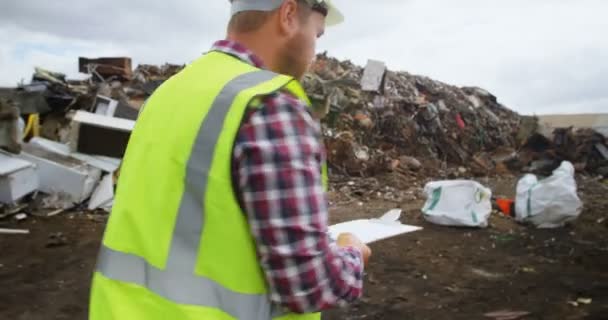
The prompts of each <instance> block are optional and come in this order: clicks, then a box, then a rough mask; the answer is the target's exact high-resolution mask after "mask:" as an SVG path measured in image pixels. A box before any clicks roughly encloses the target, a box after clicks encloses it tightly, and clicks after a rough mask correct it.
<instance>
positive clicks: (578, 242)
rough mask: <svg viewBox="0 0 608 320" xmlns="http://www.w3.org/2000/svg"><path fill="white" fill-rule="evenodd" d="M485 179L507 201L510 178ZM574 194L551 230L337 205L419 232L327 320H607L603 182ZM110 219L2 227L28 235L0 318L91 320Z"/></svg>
mask: <svg viewBox="0 0 608 320" xmlns="http://www.w3.org/2000/svg"><path fill="white" fill-rule="evenodd" d="M480 182H482V183H485V184H486V185H489V186H491V187H492V188H493V190H494V192H495V194H502V195H506V196H512V195H513V190H514V185H515V180H514V179H512V178H511V179H498V180H495V179H492V180H491V181H480ZM579 192H580V194H581V197H582V199H583V201H584V203H585V210H584V212H583V213H582V215H581V217H580V218H579V220H577V221H576V222H575V223H574V224H573V225H571V226H567V227H565V228H561V229H553V230H536V229H534V228H533V227H530V226H522V225H518V224H517V223H515V222H514V221H512V220H510V219H508V218H503V217H499V216H493V217H492V218H491V221H490V227H488V228H486V229H483V230H478V229H459V228H447V227H440V226H435V225H431V224H429V223H427V222H425V221H424V220H423V219H422V217H421V215H420V213H419V208H420V207H421V206H422V200H415V201H409V202H401V203H399V202H389V201H386V200H382V201H381V200H372V201H369V202H366V203H363V204H362V205H361V204H360V203H359V202H358V201H350V202H344V201H338V200H336V201H335V202H334V205H333V207H332V212H331V222H332V223H335V222H340V221H344V220H349V219H353V218H358V217H376V216H379V215H381V214H382V213H384V212H385V211H386V210H388V209H392V208H402V209H403V210H404V214H403V215H402V222H404V223H409V224H415V225H420V226H422V227H424V230H422V231H418V232H415V233H411V234H406V235H403V236H400V237H396V238H393V239H389V240H385V241H382V242H379V243H377V244H374V245H373V246H372V250H373V257H372V260H371V264H370V266H369V268H368V269H367V271H366V274H367V275H366V282H365V296H364V298H363V299H362V300H361V301H359V302H357V303H355V304H353V305H351V306H349V307H347V308H343V309H340V310H333V311H329V312H325V314H324V319H327V320H337V319H387V320H390V319H400V320H401V319H433V320H437V319H489V318H485V317H484V314H485V313H488V312H493V311H499V310H508V311H526V312H529V313H530V315H529V316H526V317H522V318H519V319H558V320H559V319H596V320H597V319H608V186H607V185H606V184H603V183H600V182H598V181H596V180H593V179H581V180H580V182H579ZM337 198H339V197H337ZM105 220H106V219H105V217H104V216H99V215H86V214H82V213H67V214H62V215H58V216H55V217H52V218H34V217H30V218H28V219H27V220H25V221H23V222H15V221H14V220H11V219H9V220H4V221H0V227H10V228H26V229H29V230H30V234H28V235H10V236H7V235H0V285H1V286H0V319H14V320H38V319H40V320H42V319H44V320H50V319H86V317H87V305H88V294H89V283H90V277H91V271H92V269H93V267H94V263H95V258H96V254H97V249H98V245H99V241H100V238H101V235H102V233H103V228H104V224H105ZM576 300H579V303H578V306H574V305H573V304H572V303H571V302H572V301H576ZM569 302H570V303H569ZM505 319H507V318H505Z"/></svg>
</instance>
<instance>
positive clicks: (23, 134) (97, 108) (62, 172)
mask: <svg viewBox="0 0 608 320" xmlns="http://www.w3.org/2000/svg"><path fill="white" fill-rule="evenodd" d="M79 68H80V71H81V72H84V73H87V74H89V75H90V77H89V78H88V79H87V80H84V81H73V80H67V79H66V76H65V75H64V74H60V73H56V72H51V71H47V70H44V69H41V68H36V69H35V73H34V74H33V76H32V80H31V82H30V83H28V84H20V85H19V86H18V87H17V88H1V89H0V148H2V149H4V151H2V150H0V204H1V203H4V204H8V205H15V204H16V203H17V202H19V201H21V202H28V203H29V204H34V205H33V206H34V208H30V209H31V210H30V211H41V210H42V211H44V210H43V209H48V210H53V211H50V212H51V213H53V212H56V210H55V209H59V210H64V209H70V208H75V207H83V208H85V209H89V210H95V209H98V208H99V209H104V210H109V208H110V207H111V205H112V201H113V194H114V186H115V183H116V180H117V175H118V171H119V167H120V162H121V158H122V157H123V155H124V152H125V149H126V145H127V142H128V139H129V136H130V133H131V131H132V129H133V127H134V124H135V120H136V119H137V116H138V114H139V108H140V107H141V105H142V104H143V102H144V101H145V99H147V98H148V97H149V96H150V95H151V94H152V93H153V92H154V90H156V88H158V87H159V86H160V85H161V84H162V82H163V81H165V80H166V79H168V78H170V77H171V76H173V75H174V74H176V73H177V72H179V71H180V70H181V69H182V68H183V66H178V65H170V64H166V65H164V66H161V67H157V66H150V65H140V66H138V67H137V68H136V69H135V70H132V68H131V59H130V58H100V59H88V58H80V59H79ZM18 207H19V206H18ZM0 209H1V208H0ZM48 210H47V211H48ZM5 211H7V212H13V211H14V210H13V209H7V210H5ZM1 212H2V210H0V213H1Z"/></svg>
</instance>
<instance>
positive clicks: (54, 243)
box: [46, 232, 68, 248]
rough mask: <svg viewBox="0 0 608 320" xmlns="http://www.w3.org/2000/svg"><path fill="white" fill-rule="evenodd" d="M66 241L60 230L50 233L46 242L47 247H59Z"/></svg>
mask: <svg viewBox="0 0 608 320" xmlns="http://www.w3.org/2000/svg"><path fill="white" fill-rule="evenodd" d="M67 243H68V239H67V237H66V236H65V235H64V234H63V233H62V232H56V233H51V234H50V235H49V240H48V241H47V242H46V247H47V248H54V247H61V246H64V245H66V244H67Z"/></svg>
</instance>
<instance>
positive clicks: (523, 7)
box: [0, 0, 608, 114]
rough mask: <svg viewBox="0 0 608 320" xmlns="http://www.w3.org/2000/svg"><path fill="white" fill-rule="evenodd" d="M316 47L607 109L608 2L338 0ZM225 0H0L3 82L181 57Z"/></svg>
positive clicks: (197, 45) (529, 100)
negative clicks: (334, 18) (338, 18)
mask: <svg viewBox="0 0 608 320" xmlns="http://www.w3.org/2000/svg"><path fill="white" fill-rule="evenodd" d="M334 3H335V4H336V5H337V6H339V7H340V8H341V9H342V11H343V12H344V14H345V15H346V21H345V23H344V24H342V25H340V26H337V27H334V28H330V29H328V30H327V32H326V36H324V37H323V38H322V39H321V41H320V43H319V48H318V50H319V51H326V50H327V51H328V52H329V54H330V55H333V56H336V57H338V58H342V59H350V60H352V61H353V62H356V63H358V64H364V63H365V62H366V60H367V59H368V58H372V59H379V60H384V61H385V62H386V63H387V64H388V66H389V68H391V69H393V70H405V71H408V72H410V73H414V74H421V75H426V76H429V77H431V78H434V79H436V80H441V81H444V82H447V83H450V84H455V85H475V86H479V87H482V88H485V89H487V90H489V91H491V92H492V93H494V94H495V95H496V96H497V97H498V99H499V100H500V101H501V102H502V103H503V104H505V105H506V106H508V107H510V108H512V109H514V110H517V111H519V112H520V113H524V114H532V113H536V114H544V113H576V112H608V1H606V0H367V1H364V0H334ZM228 14H229V3H228V0H173V1H166V0H158V1H157V0H53V1H41V0H0V86H14V85H15V84H16V83H17V82H18V81H19V80H21V79H24V80H25V81H29V79H30V77H31V74H32V72H33V69H34V66H40V67H44V68H48V69H51V70H54V71H60V72H64V73H67V74H68V75H69V76H70V77H83V75H79V74H78V57H79V56H88V57H97V56H113V55H119V56H122V55H125V56H130V57H132V58H133V59H134V63H135V64H137V63H151V64H162V63H164V62H172V63H179V64H181V63H188V62H190V61H192V60H194V59H196V58H197V57H198V56H199V55H200V54H201V53H202V52H204V51H205V50H207V49H208V48H209V46H210V45H211V44H212V43H213V41H214V40H216V39H220V38H223V37H224V30H225V24H226V22H227V20H228Z"/></svg>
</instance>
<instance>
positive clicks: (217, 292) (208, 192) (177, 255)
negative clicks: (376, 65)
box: [89, 52, 327, 320]
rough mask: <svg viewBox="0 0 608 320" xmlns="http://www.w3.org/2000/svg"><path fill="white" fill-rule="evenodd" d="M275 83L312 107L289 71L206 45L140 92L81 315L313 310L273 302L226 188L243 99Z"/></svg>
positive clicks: (95, 318)
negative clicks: (150, 90)
mask: <svg viewBox="0 0 608 320" xmlns="http://www.w3.org/2000/svg"><path fill="white" fill-rule="evenodd" d="M278 90H288V91H289V92H291V93H292V94H294V95H295V96H297V97H298V98H300V99H301V100H303V101H305V102H306V103H307V104H308V105H309V106H310V101H309V100H308V98H307V97H306V94H305V92H304V90H303V89H302V87H301V86H300V84H299V83H298V81H296V80H294V79H293V78H291V77H289V76H285V75H279V74H276V73H273V72H270V71H266V70H261V69H258V68H255V67H254V66H251V65H249V64H247V63H245V62H242V61H240V60H238V59H236V58H234V57H232V56H230V55H227V54H225V53H221V52H210V53H207V54H205V55H204V56H202V57H201V58H200V59H198V60H197V61H195V62H194V63H192V64H191V65H189V66H188V67H186V68H185V69H184V70H182V71H181V72H180V73H178V74H177V75H175V76H174V77H172V78H170V79H169V80H167V81H166V82H165V83H163V85H162V86H161V87H160V88H159V89H157V90H156V91H155V93H154V94H153V95H152V96H151V97H150V99H149V100H148V101H147V103H146V106H145V109H144V110H143V112H142V113H141V114H140V116H139V119H138V121H137V123H136V125H135V129H134V130H133V132H132V134H131V140H130V141H129V145H128V147H127V151H126V154H125V157H124V161H123V164H122V167H121V175H120V178H119V183H118V188H117V192H116V197H115V202H114V207H113V210H112V213H111V215H110V218H109V220H108V224H107V227H106V230H105V234H104V238H103V242H102V246H101V250H100V254H99V258H98V263H97V268H96V271H95V274H94V276H93V284H92V289H91V301H90V311H89V312H90V315H89V319H91V320H110V319H118V320H132V319H133V320H138V319H145V320H161V319H167V320H169V319H170V320H182V319H183V320H186V319H188V320H201V319H217V320H229V319H230V320H232V319H241V320H249V319H250V320H269V319H281V320H283V319H305V320H308V319H310V320H313V319H314V320H318V319H320V314H319V313H314V314H292V313H286V312H285V311H284V310H282V309H281V308H278V307H276V306H274V305H272V303H271V302H270V299H269V297H268V295H269V293H268V287H267V283H266V279H265V277H264V274H263V271H262V270H261V267H260V264H259V261H258V259H257V255H256V249H255V243H254V240H253V238H252V235H251V233H250V231H249V226H248V223H247V219H246V215H245V214H244V213H243V212H242V210H241V208H240V206H239V204H238V201H237V198H236V194H235V190H233V184H232V175H231V161H232V160H231V159H232V149H233V144H234V141H235V139H236V136H237V133H238V130H239V127H240V124H241V120H242V118H243V116H244V113H245V111H246V108H247V106H248V105H250V103H251V102H252V101H255V100H254V99H255V98H256V97H259V96H261V95H266V94H270V93H272V92H276V91H278ZM323 169H324V170H323V175H322V177H323V178H322V180H323V181H322V182H323V184H324V185H325V186H326V185H327V173H326V170H325V166H323Z"/></svg>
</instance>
